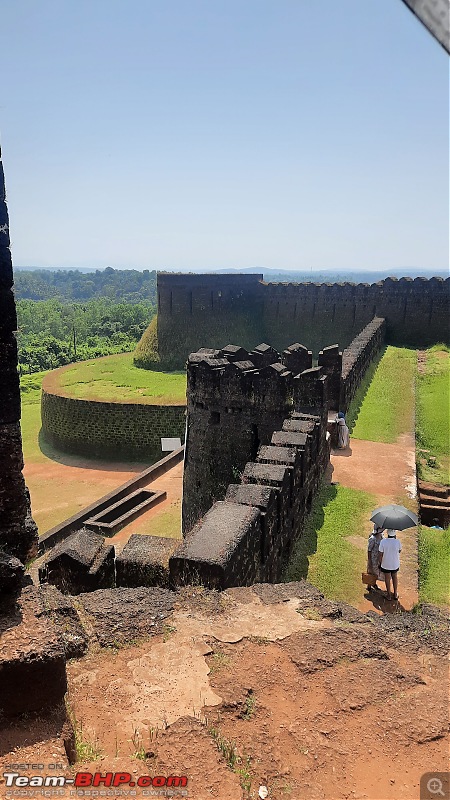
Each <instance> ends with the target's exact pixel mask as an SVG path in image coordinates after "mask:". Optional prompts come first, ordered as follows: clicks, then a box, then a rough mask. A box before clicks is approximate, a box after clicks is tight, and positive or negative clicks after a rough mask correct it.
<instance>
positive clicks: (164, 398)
mask: <svg viewBox="0 0 450 800" xmlns="http://www.w3.org/2000/svg"><path fill="white" fill-rule="evenodd" d="M47 381H48V382H47V386H48V387H49V388H51V387H52V386H53V387H54V388H55V389H56V390H62V392H63V393H64V394H65V395H67V396H69V397H76V398H82V399H85V400H105V401H107V402H108V401H109V402H114V401H116V402H121V401H124V400H125V401H128V402H130V403H133V402H135V403H149V404H151V405H184V404H185V403H186V373H185V372H152V371H151V370H144V369H138V368H137V367H135V366H134V364H133V353H118V354H116V355H113V356H104V357H103V358H95V359H91V360H90V361H79V362H77V363H76V364H70V365H69V366H67V367H63V368H62V369H59V370H56V371H53V372H51V373H50V375H49V378H48V379H47Z"/></svg>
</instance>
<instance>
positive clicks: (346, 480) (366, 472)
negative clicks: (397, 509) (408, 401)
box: [331, 434, 418, 613]
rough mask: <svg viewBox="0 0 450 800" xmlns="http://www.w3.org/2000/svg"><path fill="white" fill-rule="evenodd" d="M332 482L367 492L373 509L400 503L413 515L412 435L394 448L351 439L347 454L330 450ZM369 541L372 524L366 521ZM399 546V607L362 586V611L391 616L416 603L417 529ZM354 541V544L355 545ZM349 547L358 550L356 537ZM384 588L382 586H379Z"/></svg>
mask: <svg viewBox="0 0 450 800" xmlns="http://www.w3.org/2000/svg"><path fill="white" fill-rule="evenodd" d="M331 463H332V466H333V474H332V480H333V481H337V482H338V483H340V484H341V485H342V486H348V487H349V488H351V489H360V490H362V491H365V492H369V493H370V494H372V495H374V497H375V498H376V502H375V507H376V506H381V505H386V504H387V503H399V504H400V505H406V506H407V507H410V508H412V509H414V511H416V503H415V500H414V499H413V498H415V495H416V478H415V452H414V439H413V437H412V435H409V434H407V435H403V436H400V437H399V440H398V441H397V442H396V443H395V444H385V443H384V442H368V441H364V440H361V439H352V440H351V442H350V447H349V449H348V450H344V451H341V450H333V451H332V455H331ZM365 527H366V533H367V537H369V534H370V531H371V530H372V523H371V522H370V520H366V525H365ZM398 538H399V539H400V540H401V542H402V548H403V549H402V555H401V568H400V573H399V597H400V600H399V602H398V603H394V602H388V601H387V600H386V599H385V597H384V596H383V595H379V596H378V595H377V593H375V592H370V593H369V592H366V591H365V590H364V586H363V585H362V584H361V602H360V603H359V604H358V608H359V609H360V610H361V611H369V610H374V609H375V610H376V611H379V612H380V613H382V612H384V613H392V612H394V611H398V610H401V609H405V610H408V609H410V608H412V606H413V605H414V604H415V603H417V601H418V579H417V571H418V561H417V528H408V529H407V530H406V531H402V532H400V533H399V535H398ZM355 540H357V541H355ZM351 541H352V544H355V545H357V546H361V544H360V539H359V537H354V539H353V538H352V539H351ZM379 584H380V585H381V586H384V584H383V583H382V582H379Z"/></svg>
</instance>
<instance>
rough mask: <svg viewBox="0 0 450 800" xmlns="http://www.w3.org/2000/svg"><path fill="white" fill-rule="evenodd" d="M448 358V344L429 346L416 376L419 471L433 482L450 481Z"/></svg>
mask: <svg viewBox="0 0 450 800" xmlns="http://www.w3.org/2000/svg"><path fill="white" fill-rule="evenodd" d="M449 360H450V359H449V350H448V348H447V347H445V345H436V346H435V347H432V348H430V349H429V350H427V360H426V364H425V371H424V372H423V373H419V375H418V377H417V411H416V414H417V422H416V441H417V449H418V451H419V450H423V451H425V452H423V453H419V452H418V453H417V456H418V458H417V461H418V471H419V475H420V477H421V478H423V480H426V481H431V482H432V483H443V484H447V483H449V462H450V459H449V441H450V431H449V412H450V408H449Z"/></svg>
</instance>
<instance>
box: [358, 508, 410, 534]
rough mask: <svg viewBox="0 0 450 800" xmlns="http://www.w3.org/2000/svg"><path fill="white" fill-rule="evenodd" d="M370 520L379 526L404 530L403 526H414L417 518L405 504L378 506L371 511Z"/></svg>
mask: <svg viewBox="0 0 450 800" xmlns="http://www.w3.org/2000/svg"><path fill="white" fill-rule="evenodd" d="M370 521H371V522H374V523H375V525H378V527H379V528H392V529H393V530H395V531H404V530H405V528H414V526H415V525H418V523H419V520H418V519H417V516H416V515H415V514H414V512H413V511H409V510H408V509H407V508H405V506H394V505H390V506H380V508H376V509H375V511H374V512H373V514H372V516H371V518H370Z"/></svg>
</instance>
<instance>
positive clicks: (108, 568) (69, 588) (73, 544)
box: [39, 528, 115, 594]
mask: <svg viewBox="0 0 450 800" xmlns="http://www.w3.org/2000/svg"><path fill="white" fill-rule="evenodd" d="M114 552H115V551H114V547H113V546H112V545H107V546H104V539H103V536H100V535H99V534H98V533H93V532H92V531H88V530H86V529H85V528H82V529H81V530H79V531H76V532H75V533H72V534H71V535H70V536H69V537H68V538H67V539H65V540H64V541H62V542H60V543H59V544H57V545H56V546H55V547H54V548H53V549H52V550H50V551H49V553H48V555H47V557H46V559H45V561H44V563H43V564H42V566H41V567H40V569H39V579H40V580H41V582H43V583H51V584H53V585H54V586H57V587H58V589H60V591H61V592H63V593H64V594H79V593H80V592H91V591H94V590H95V589H105V588H109V587H111V586H113V585H114Z"/></svg>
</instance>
